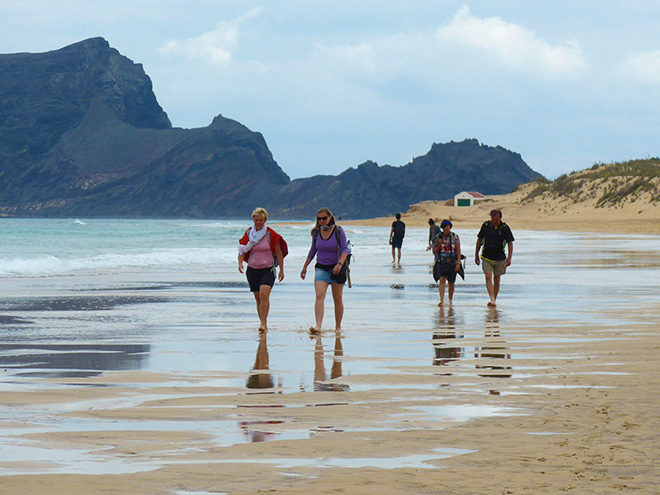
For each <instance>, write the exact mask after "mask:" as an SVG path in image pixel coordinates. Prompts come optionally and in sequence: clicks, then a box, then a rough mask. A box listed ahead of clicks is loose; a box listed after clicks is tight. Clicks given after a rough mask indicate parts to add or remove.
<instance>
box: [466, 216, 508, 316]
mask: <svg viewBox="0 0 660 495" xmlns="http://www.w3.org/2000/svg"><path fill="white" fill-rule="evenodd" d="M513 241H514V238H513V233H512V232H511V229H510V228H509V226H508V225H507V224H506V223H504V222H503V221H502V211H501V210H491V212H490V220H489V221H487V222H484V223H483V225H482V226H481V229H480V230H479V233H478V234H477V245H476V247H475V250H474V262H475V263H476V264H477V266H479V263H480V262H482V263H481V264H482V269H483V271H484V275H485V277H486V290H487V291H488V296H489V297H490V301H488V306H491V307H495V306H497V304H496V300H497V295H498V294H499V292H500V277H501V276H502V275H504V273H505V272H506V267H507V266H510V265H511V258H512V257H513ZM504 246H506V247H507V251H508V256H507V255H506V254H504ZM480 249H481V259H480V256H479V250H480Z"/></svg>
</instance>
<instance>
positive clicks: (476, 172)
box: [276, 139, 541, 218]
mask: <svg viewBox="0 0 660 495" xmlns="http://www.w3.org/2000/svg"><path fill="white" fill-rule="evenodd" d="M539 177H541V175H540V174H538V173H537V172H534V171H533V170H532V169H531V168H529V166H528V165H527V164H526V163H525V162H524V161H523V159H522V157H521V156H520V155H519V154H518V153H513V152H511V151H508V150H506V149H504V148H501V147H499V146H498V147H490V146H486V145H482V144H479V142H478V141H477V140H476V139H466V140H465V141H462V142H450V143H446V144H434V145H433V146H432V147H431V149H430V151H429V152H428V153H427V154H426V155H423V156H420V157H417V158H414V159H413V161H412V162H411V163H409V164H407V165H405V166H403V167H392V166H389V165H385V166H382V167H379V166H378V165H377V164H376V163H374V162H365V163H363V164H362V165H360V166H358V167H357V168H356V169H354V168H351V169H348V170H346V171H345V172H343V173H341V174H340V175H339V176H336V177H335V176H317V177H311V178H309V179H297V180H294V181H292V182H291V183H290V184H288V185H286V186H284V187H283V188H282V189H281V193H280V196H278V198H277V200H276V201H277V206H278V208H279V209H281V214H282V215H285V216H290V217H299V216H309V215H313V214H314V213H315V212H316V209H317V205H318V204H319V201H321V202H323V204H324V205H326V206H328V208H330V209H331V210H332V211H333V212H334V213H335V214H336V215H342V216H343V217H346V218H368V217H375V216H382V215H387V214H394V213H396V212H398V211H406V210H407V209H408V207H409V205H411V204H414V203H419V202H420V201H425V200H437V199H449V198H452V197H453V196H454V194H456V193H458V192H460V191H479V192H481V193H483V194H503V193H507V192H509V191H511V189H513V188H514V187H515V186H516V185H518V184H521V183H525V182H529V181H531V180H534V179H538V178H539Z"/></svg>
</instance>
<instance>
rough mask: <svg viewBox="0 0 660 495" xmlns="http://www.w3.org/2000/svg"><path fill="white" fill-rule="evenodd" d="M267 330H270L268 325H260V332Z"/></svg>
mask: <svg viewBox="0 0 660 495" xmlns="http://www.w3.org/2000/svg"><path fill="white" fill-rule="evenodd" d="M267 331H268V327H266V325H260V326H259V333H266V332H267Z"/></svg>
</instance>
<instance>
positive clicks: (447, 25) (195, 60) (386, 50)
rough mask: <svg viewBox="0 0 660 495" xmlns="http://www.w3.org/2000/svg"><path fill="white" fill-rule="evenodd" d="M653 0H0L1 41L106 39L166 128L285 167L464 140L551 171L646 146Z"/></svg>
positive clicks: (384, 158) (329, 168)
mask: <svg viewBox="0 0 660 495" xmlns="http://www.w3.org/2000/svg"><path fill="white" fill-rule="evenodd" d="M658 19H660V2H652V1H649V0H645V1H639V0H625V1H618V0H609V1H607V2H602V1H597V0H588V1H587V0H570V1H565V0H555V1H553V2H540V1H529V0H501V1H497V2H493V1H492V0H480V1H469V2H465V1H445V0H435V1H417V0H406V1H398V0H378V1H372V0H365V1H359V0H350V1H346V0H333V1H316V0H305V1H302V0H300V1H294V0H270V1H269V2H263V1H261V2H260V1H253V0H185V1H184V0H176V1H175V0H112V1H110V2H109V1H107V0H102V1H101V0H77V1H74V0H32V1H30V2H26V1H25V0H0V26H1V28H2V29H0V53H15V52H33V53H36V52H46V51H50V50H56V49H59V48H62V47H64V46H67V45H69V44H72V43H76V42H78V41H82V40H84V39H87V38H92V37H97V36H102V37H103V38H105V39H106V40H108V42H109V43H110V45H111V46H112V47H114V48H116V49H117V50H119V52H120V53H121V54H123V55H125V56H126V57H128V58H130V59H131V60H133V61H134V62H136V63H140V64H142V65H143V67H144V70H145V72H146V73H147V74H148V75H149V77H150V78H151V80H152V83H153V88H154V92H155V94H156V97H157V99H158V101H159V103H160V105H161V106H162V107H163V109H164V110H165V111H166V112H167V114H168V116H169V118H170V121H171V122H172V124H173V126H174V127H183V128H196V127H205V126H207V125H209V124H210V123H211V121H212V120H213V118H214V117H215V116H216V115H220V114H221V115H223V116H224V117H227V118H230V119H234V120H237V121H239V122H241V123H242V124H244V125H246V126H247V127H248V128H250V129H251V130H253V131H257V132H260V133H261V134H262V135H263V136H264V138H265V140H266V143H267V144H268V147H269V149H270V150H271V152H272V153H273V157H274V159H275V160H276V161H277V162H278V164H279V165H280V167H282V169H283V170H284V171H285V172H286V173H287V174H288V175H289V176H290V177H291V178H298V177H309V176H312V175H316V174H338V173H340V172H342V171H343V170H345V169H347V168H349V167H355V166H357V165H359V164H361V163H363V162H365V161H367V160H372V161H375V162H377V163H378V164H379V165H386V164H387V165H394V166H401V165H405V164H407V163H409V162H410V161H411V160H412V158H413V157H416V156H421V155H424V154H426V153H427V152H428V151H429V149H430V148H431V145H432V144H433V143H446V142H449V141H462V140H464V139H472V138H475V139H477V140H479V142H481V143H482V144H485V145H488V146H502V147H504V148H507V149H509V150H511V151H514V152H516V153H520V155H521V156H522V158H523V159H524V160H525V161H526V162H527V164H528V165H529V166H530V167H532V168H533V169H534V170H536V171H537V172H540V173H541V174H543V175H545V176H546V177H548V178H550V179H553V178H556V177H557V176H559V175H561V174H563V173H570V172H571V171H574V170H582V169H585V168H588V167H590V166H592V165H593V164H594V163H609V162H613V161H623V160H630V159H636V158H648V157H658V156H660V149H659V148H660V139H659V137H660V136H659V131H660V98H659V97H658V92H659V90H660V29H658V27H657V20H658Z"/></svg>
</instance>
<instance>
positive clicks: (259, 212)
mask: <svg viewBox="0 0 660 495" xmlns="http://www.w3.org/2000/svg"><path fill="white" fill-rule="evenodd" d="M254 217H261V218H263V219H264V220H266V221H268V212H267V211H266V208H261V207H258V208H255V209H254V211H253V212H252V218H254Z"/></svg>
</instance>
